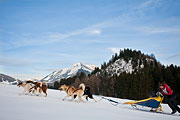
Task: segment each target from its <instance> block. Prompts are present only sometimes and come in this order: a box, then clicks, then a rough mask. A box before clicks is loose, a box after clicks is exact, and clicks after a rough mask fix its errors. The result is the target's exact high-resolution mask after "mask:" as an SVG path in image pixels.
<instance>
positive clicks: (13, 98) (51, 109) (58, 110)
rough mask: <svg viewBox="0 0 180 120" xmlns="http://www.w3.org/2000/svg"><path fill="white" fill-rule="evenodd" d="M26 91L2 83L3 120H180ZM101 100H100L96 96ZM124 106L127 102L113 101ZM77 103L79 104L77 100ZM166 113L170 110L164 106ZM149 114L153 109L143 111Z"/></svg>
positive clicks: (0, 108)
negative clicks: (32, 93)
mask: <svg viewBox="0 0 180 120" xmlns="http://www.w3.org/2000/svg"><path fill="white" fill-rule="evenodd" d="M22 91H23V88H18V87H17V86H15V85H5V84H2V83H0V120H41V119H43V120H62V119H64V120H180V116H178V115H179V113H176V114H175V115H165V114H159V113H152V112H147V111H142V110H136V109H133V108H132V107H131V106H130V105H123V104H119V105H118V106H113V105H111V104H110V103H109V102H108V101H107V100H101V101H99V102H97V103H95V102H94V101H93V100H89V101H88V102H86V103H83V102H81V103H77V102H75V101H74V102H70V101H69V100H70V98H68V99H66V100H65V101H62V98H63V97H64V96H65V95H66V93H65V92H60V91H58V90H51V89H48V91H47V92H48V96H47V97H44V94H43V93H42V95H41V96H40V97H39V96H32V95H20V94H21V93H22ZM95 98H96V100H100V99H101V97H100V96H95ZM110 99H113V100H116V101H118V102H120V103H124V102H127V101H129V100H126V99H118V98H110ZM76 101H77V100H76ZM162 108H163V110H164V112H166V113H170V112H171V110H170V108H169V107H168V106H167V105H166V104H163V105H162ZM143 109H145V110H146V109H147V110H149V108H145V107H144V108H143Z"/></svg>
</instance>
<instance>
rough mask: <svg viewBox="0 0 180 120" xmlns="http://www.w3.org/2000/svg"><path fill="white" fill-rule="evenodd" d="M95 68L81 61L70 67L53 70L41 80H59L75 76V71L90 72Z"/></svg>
mask: <svg viewBox="0 0 180 120" xmlns="http://www.w3.org/2000/svg"><path fill="white" fill-rule="evenodd" d="M94 69H95V66H94V65H86V64H83V63H82V62H79V63H76V64H74V65H73V66H72V67H70V68H64V69H61V70H58V71H54V72H52V73H51V74H49V75H47V76H46V77H44V78H43V79H42V80H41V81H46V82H50V83H52V82H55V81H60V80H61V79H63V78H69V77H73V76H75V75H76V74H77V73H80V72H84V73H86V74H90V73H91V72H92V71H93V70H94Z"/></svg>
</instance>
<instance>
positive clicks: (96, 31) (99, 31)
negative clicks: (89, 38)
mask: <svg viewBox="0 0 180 120" xmlns="http://www.w3.org/2000/svg"><path fill="white" fill-rule="evenodd" d="M89 34H92V35H99V34H101V30H98V29H95V30H92V31H89Z"/></svg>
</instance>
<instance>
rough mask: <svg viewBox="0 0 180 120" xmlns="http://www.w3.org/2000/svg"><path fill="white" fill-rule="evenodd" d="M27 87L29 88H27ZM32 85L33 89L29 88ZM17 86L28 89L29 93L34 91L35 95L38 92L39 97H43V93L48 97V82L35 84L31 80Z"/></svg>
mask: <svg viewBox="0 0 180 120" xmlns="http://www.w3.org/2000/svg"><path fill="white" fill-rule="evenodd" d="M26 85H27V87H26ZM29 85H31V86H32V87H31V88H29V87H28V86H29ZM17 86H19V87H20V86H22V87H26V89H28V88H29V93H30V92H31V91H33V94H34V95H35V94H36V93H37V92H38V93H39V96H41V93H42V91H43V93H44V94H45V97H46V96H47V85H46V82H34V81H31V80H28V81H23V82H20V83H19V84H18V85H17Z"/></svg>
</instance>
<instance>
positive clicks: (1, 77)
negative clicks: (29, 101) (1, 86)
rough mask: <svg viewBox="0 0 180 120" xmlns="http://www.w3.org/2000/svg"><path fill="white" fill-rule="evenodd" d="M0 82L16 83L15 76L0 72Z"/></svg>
mask: <svg viewBox="0 0 180 120" xmlns="http://www.w3.org/2000/svg"><path fill="white" fill-rule="evenodd" d="M0 82H3V83H6V84H12V85H14V84H17V80H16V79H15V78H13V77H10V76H8V75H4V74H0Z"/></svg>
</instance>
